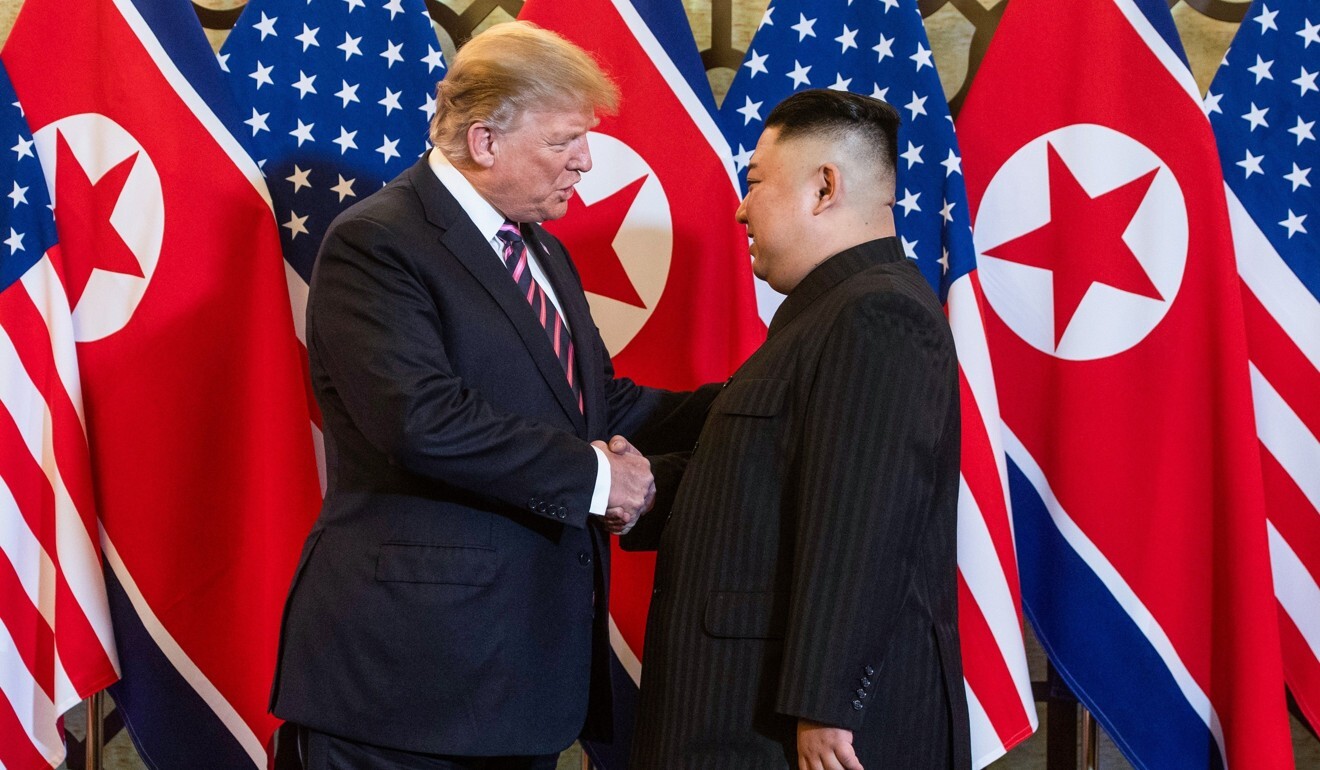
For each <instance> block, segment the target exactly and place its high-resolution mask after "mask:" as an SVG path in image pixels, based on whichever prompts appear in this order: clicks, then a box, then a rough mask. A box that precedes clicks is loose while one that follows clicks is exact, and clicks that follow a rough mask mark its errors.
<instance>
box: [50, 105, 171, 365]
mask: <svg viewBox="0 0 1320 770" xmlns="http://www.w3.org/2000/svg"><path fill="white" fill-rule="evenodd" d="M59 136H63V137H64V141H65V142H67V143H68V147H69V151H70V153H71V154H72V155H73V159H74V161H76V162H77V163H78V165H80V166H82V170H83V173H85V174H86V175H87V178H88V179H89V180H90V181H91V182H92V183H93V184H95V183H96V182H97V181H98V180H100V179H101V177H103V176H104V175H105V173H106V172H107V171H109V170H110V169H112V168H114V167H115V166H117V165H119V164H120V163H121V162H123V161H125V160H126V159H128V158H129V157H130V156H132V155H133V154H134V153H137V158H136V160H135V161H134V163H133V166H132V169H131V170H130V171H129V173H128V177H127V179H126V180H125V182H124V186H123V190H122V192H121V193H120V195H119V198H118V200H117V201H116V202H115V204H114V209H113V210H112V211H111V212H108V214H103V215H104V216H108V217H109V221H110V225H111V226H112V227H113V228H114V229H115V231H116V232H117V233H118V234H119V236H120V237H121V238H123V240H124V244H125V245H127V246H128V250H129V251H130V252H131V253H132V255H133V256H134V257H135V258H136V259H137V262H138V266H139V268H140V270H141V272H142V277H138V276H135V275H127V274H124V273H116V272H111V271H108V270H102V269H99V268H94V269H93V270H92V271H91V275H90V277H89V278H88V280H87V287H86V289H85V290H84V291H83V294H82V297H81V298H80V299H79V300H78V305H77V307H75V308H73V331H74V339H76V340H77V341H78V342H92V341H94V340H99V339H103V338H105V337H108V336H110V335H111V334H114V333H115V332H117V331H119V330H120V329H122V328H124V326H125V325H127V324H128V321H129V319H130V318H132V317H133V312H134V311H135V310H137V307H138V304H139V303H140V302H141V301H142V295H143V294H144V293H145V292H146V290H147V285H148V284H150V283H151V277H152V275H153V274H154V273H155V272H156V264H157V263H158V262H159V261H160V249H161V243H162V242H163V240H164V237H165V199H164V197H163V195H162V192H161V184H160V174H159V173H157V171H156V166H155V164H154V163H152V162H151V157H150V156H149V155H147V151H146V150H145V149H143V147H142V145H141V144H139V143H138V141H137V140H136V139H134V138H133V135H132V134H130V133H128V131H126V130H125V129H124V128H123V127H122V126H120V125H119V124H118V123H116V122H114V121H113V120H111V119H110V118H108V117H106V116H104V115H100V114H97V113H83V114H80V115H70V116H69V117H66V118H61V119H60V120H57V121H55V122H53V123H51V124H49V125H47V126H45V127H43V128H42V129H41V130H40V131H37V132H36V133H34V134H33V137H32V138H33V140H34V141H35V143H36V146H37V154H38V156H39V157H40V158H41V164H42V167H43V169H44V170H45V172H46V180H47V181H46V183H47V185H48V186H49V187H50V199H51V202H52V203H54V205H55V217H56V225H57V227H58V225H59V205H60V204H59V194H60V191H59V190H58V189H57V185H56V183H55V180H56V179H57V178H58V167H57V162H58V157H57V156H58V153H57V152H56V146H57V141H58V137H59ZM78 258H83V257H78Z"/></svg>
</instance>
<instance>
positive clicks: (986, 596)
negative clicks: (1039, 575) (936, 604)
mask: <svg viewBox="0 0 1320 770" xmlns="http://www.w3.org/2000/svg"><path fill="white" fill-rule="evenodd" d="M958 481H959V487H958V569H959V571H961V572H962V575H963V580H964V581H965V582H966V583H967V590H968V591H969V592H971V594H972V598H973V599H975V600H976V604H977V606H978V607H980V608H981V614H982V615H983V616H984V617H985V622H986V625H988V626H990V633H991V635H992V636H994V638H995V646H996V647H998V648H999V655H1000V657H1002V658H1003V659H1004V665H1005V666H1006V667H1007V668H1008V672H1009V674H1010V675H1011V676H1012V677H1013V684H1014V685H1015V686H1016V687H1017V692H1018V700H1020V701H1022V708H1023V711H1025V712H1026V713H1027V714H1033V713H1035V706H1034V705H1033V703H1034V702H1035V701H1034V699H1033V697H1032V695H1031V674H1030V673H1029V672H1028V671H1027V656H1026V652H1025V650H1024V649H1023V645H1022V625H1021V621H1020V620H1019V619H1018V611H1017V606H1016V605H1014V603H1013V594H1012V593H1011V592H1010V591H1009V587H1008V585H1009V584H1008V578H1007V577H1006V576H1005V573H1004V564H1003V562H1001V561H999V558H998V556H996V554H995V545H994V542H993V541H992V540H991V539H990V530H989V528H988V527H987V526H986V523H985V517H984V516H982V514H981V511H980V509H979V508H978V507H977V505H976V500H975V497H974V496H973V495H972V491H971V489H969V488H968V487H967V481H966V480H965V479H963V478H962V477H961V476H960V477H959V479H958Z"/></svg>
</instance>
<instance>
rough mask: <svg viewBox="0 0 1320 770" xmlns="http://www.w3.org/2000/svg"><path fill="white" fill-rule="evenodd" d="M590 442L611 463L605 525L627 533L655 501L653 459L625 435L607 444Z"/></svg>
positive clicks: (608, 528)
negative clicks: (648, 457) (647, 457)
mask: <svg viewBox="0 0 1320 770" xmlns="http://www.w3.org/2000/svg"><path fill="white" fill-rule="evenodd" d="M591 443H592V446H595V447H597V448H598V449H600V450H601V451H603V452H604V453H605V457H606V459H607V460H609V463H610V497H609V502H607V503H606V511H605V528H606V529H607V530H609V531H610V532H612V533H614V534H616V535H621V534H625V533H627V531H628V530H630V529H632V527H633V525H634V524H636V523H637V519H638V518H640V517H641V515H642V514H643V513H646V512H647V511H649V510H651V506H652V505H653V504H654V503H655V477H654V476H653V475H652V474H651V461H650V460H647V459H646V458H645V457H643V456H642V453H641V452H638V451H637V449H636V448H635V447H633V445H632V444H630V443H628V441H627V439H625V438H623V437H622V436H615V437H614V438H612V439H610V443H609V444H608V445H606V444H605V442H603V441H593V442H591Z"/></svg>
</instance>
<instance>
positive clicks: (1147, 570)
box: [958, 0, 1292, 768]
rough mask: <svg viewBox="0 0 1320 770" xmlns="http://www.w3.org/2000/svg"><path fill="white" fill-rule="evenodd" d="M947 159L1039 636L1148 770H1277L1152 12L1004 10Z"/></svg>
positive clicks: (1245, 475) (1168, 89) (1191, 167)
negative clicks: (954, 170) (960, 196)
mask: <svg viewBox="0 0 1320 770" xmlns="http://www.w3.org/2000/svg"><path fill="white" fill-rule="evenodd" d="M958 133H959V138H960V141H961V143H962V147H963V151H964V162H963V170H964V173H965V174H966V178H967V190H968V197H969V202H970V204H971V209H972V212H971V213H972V221H973V226H974V228H975V232H976V248H977V263H978V264H979V266H980V272H981V280H982V285H983V287H984V290H985V297H986V299H987V302H986V310H987V314H986V318H987V320H986V331H987V337H988V340H989V350H990V354H991V356H992V358H993V360H994V362H995V373H996V379H997V383H998V385H999V393H1000V395H1001V401H1000V409H1001V413H1002V417H1003V423H1004V425H1005V446H1006V448H1007V453H1008V457H1009V465H1010V467H1009V479H1010V482H1009V483H1010V490H1011V495H1012V510H1013V518H1014V531H1015V533H1016V535H1017V545H1018V560H1019V565H1020V570H1021V576H1022V596H1023V606H1024V610H1025V612H1026V614H1027V616H1028V617H1029V619H1030V620H1031V622H1032V625H1033V627H1034V628H1035V630H1036V632H1037V636H1038V637H1039V638H1040V640H1041V643H1042V645H1043V646H1044V647H1045V650H1046V652H1047V653H1048V654H1049V656H1050V659H1051V661H1052V662H1053V663H1054V665H1055V666H1056V667H1057V669H1058V670H1059V672H1060V674H1061V675H1062V676H1063V677H1064V679H1065V680H1066V681H1067V683H1068V684H1069V686H1070V687H1071V688H1072V689H1073V691H1074V692H1075V693H1076V694H1077V696H1078V697H1079V698H1080V699H1081V701H1082V703H1083V704H1084V705H1085V706H1086V707H1087V708H1089V709H1090V710H1091V711H1092V712H1093V713H1094V714H1095V716H1096V718H1097V719H1098V720H1099V722H1100V724H1101V725H1102V726H1103V727H1104V728H1105V731H1106V732H1107V733H1108V734H1109V735H1110V736H1111V737H1112V738H1113V739H1114V741H1115V743H1116V744H1117V745H1118V747H1119V749H1120V750H1121V751H1122V752H1123V754H1124V755H1125V756H1126V757H1127V758H1128V760H1129V761H1131V762H1132V763H1133V764H1134V765H1136V766H1137V767H1160V768H1206V767H1223V766H1233V767H1239V768H1245V767H1250V768H1274V767H1279V768H1282V767H1291V761H1292V755H1291V744H1290V741H1289V734H1288V720H1287V715H1286V711H1285V708H1284V698H1283V682H1282V676H1281V664H1280V657H1279V639H1278V632H1277V617H1276V614H1277V613H1276V611H1275V604H1274V601H1273V599H1272V592H1271V591H1270V572H1269V570H1270V566H1269V551H1268V544H1267V538H1266V523H1265V510H1264V497H1263V493H1262V478H1261V465H1260V460H1259V450H1258V448H1257V443H1256V439H1255V434H1256V426H1255V422H1254V419H1253V413H1252V401H1251V380H1250V374H1249V370H1248V364H1247V346H1246V339H1245V337H1244V334H1243V321H1242V319H1243V306H1242V297H1241V294H1240V292H1239V287H1238V278H1237V275H1236V271H1235V270H1234V265H1233V244H1232V241H1231V238H1230V233H1229V212H1228V209H1227V207H1226V206H1225V201H1224V196H1223V189H1224V186H1223V177H1222V175H1221V174H1220V171H1219V165H1218V163H1217V162H1216V160H1217V156H1216V149H1215V143H1214V137H1213V136H1212V134H1211V131H1210V124H1209V122H1208V121H1207V120H1206V118H1205V115H1204V114H1203V112H1202V107H1201V101H1200V95H1199V92H1198V90H1197V87H1196V84H1195V82H1194V80H1193V79H1192V76H1191V73H1190V70H1189V69H1188V66H1187V64H1186V62H1185V59H1184V57H1183V54H1182V49H1181V45H1180V43H1179V41H1178V38H1177V34H1176V31H1175V29H1174V26H1173V23H1172V18H1171V17H1170V15H1169V11H1168V7H1167V5H1166V4H1164V3H1162V2H1159V0H1076V2H1074V3H1072V4H1071V5H1070V6H1069V12H1068V13H1058V12H1057V9H1056V8H1054V7H1053V6H1052V5H1051V4H1049V3H1047V2H1041V1H1039V0H1014V2H1013V3H1011V4H1010V5H1009V6H1008V9H1007V11H1006V12H1005V13H1004V16H1003V19H1002V21H1001V22H1000V24H999V27H998V29H997V31H996V33H995V37H994V39H993V41H992V42H991V45H990V48H989V51H988V52H987V54H986V57H985V59H984V60H983V62H982V64H981V67H980V70H979V72H978V73H977V77H976V80H975V82H974V83H973V85H972V88H971V91H970V93H969V95H968V98H967V101H966V103H965V104H964V106H963V109H962V113H961V114H960V115H959V119H958Z"/></svg>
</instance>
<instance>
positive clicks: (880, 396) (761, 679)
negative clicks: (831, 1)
mask: <svg viewBox="0 0 1320 770" xmlns="http://www.w3.org/2000/svg"><path fill="white" fill-rule="evenodd" d="M898 124H899V116H898V113H897V112H896V111H895V110H894V109H893V107H891V106H889V105H888V104H885V103H884V102H881V101H878V100H875V99H871V98H868V97H864V96H858V95H855V94H848V93H839V92H834V91H827V90H818V91H804V92H801V93H798V94H795V95H793V96H791V97H789V98H788V99H786V100H784V102H783V103H782V104H780V105H779V106H778V107H776V108H775V110H774V111H773V112H772V113H771V114H770V116H769V117H768V118H767V119H766V129H765V132H764V133H763V134H762V135H761V139H760V141H759V142H758V143H757V146H756V152H755V154H754V155H753V156H752V161H751V164H750V166H749V169H748V174H747V181H748V192H747V197H746V198H745V199H744V200H743V203H742V206H741V207H740V208H739V210H738V220H739V221H740V222H742V223H744V224H746V225H747V232H748V235H749V236H750V237H751V238H752V239H753V246H752V256H753V258H754V262H753V270H754V272H755V273H756V275H757V276H758V277H760V278H762V279H763V280H765V281H766V282H768V283H769V284H770V286H771V287H773V288H774V289H775V290H777V291H779V292H781V293H784V294H786V295H787V298H786V299H785V300H784V303H783V305H782V306H781V307H780V308H779V310H778V312H777V313H776V314H775V317H774V320H773V322H772V323H771V324H770V333H769V338H768V339H767V340H766V342H765V344H764V345H763V346H762V347H761V349H760V350H758V351H757V352H756V353H755V354H754V355H753V356H752V357H751V358H750V359H749V360H748V361H747V363H746V364H745V365H744V366H743V367H742V368H741V369H739V370H738V372H737V373H736V374H734V376H733V377H732V379H731V380H730V381H729V383H728V384H727V385H726V387H725V388H724V390H723V391H722V392H721V394H720V395H719V396H718V397H717V398H716V399H715V401H714V403H713V404H712V406H711V409H710V413H709V415H708V417H707V421H706V425H705V428H704V430H703V431H702V433H701V437H700V440H699V442H698V444H697V446H696V447H695V448H694V449H693V452H692V454H691V456H690V458H689V459H688V462H687V465H686V470H685V472H684V475H683V480H682V483H681V485H680V486H679V487H678V489H677V492H676V497H675V498H674V500H673V503H672V507H671V513H670V515H669V516H668V517H666V516H665V514H664V513H663V512H662V511H659V510H657V511H655V512H652V513H651V514H648V515H647V516H646V517H643V518H642V520H641V522H640V523H639V524H638V525H637V529H636V530H635V531H634V532H633V533H632V534H631V535H630V536H629V537H628V538H625V539H624V547H626V548H653V547H656V546H657V545H658V547H659V551H660V553H659V560H658V563H657V568H656V577H655V594H654V597H653V598H652V603H651V610H650V619H649V623H648V626H647V633H646V647H645V650H646V665H645V668H644V673H643V676H642V690H641V703H640V706H639V713H638V721H637V732H636V736H635V739H634V743H633V752H632V764H631V767H632V768H633V770H649V769H651V768H655V769H657V770H689V769H691V770H696V769H698V768H710V769H711V770H716V769H718V770H737V769H740V768H748V769H749V770H750V769H751V768H757V769H758V770H759V769H760V768H783V767H788V768H800V769H801V770H808V769H810V770H820V769H822V768H823V769H828V770H837V769H838V768H847V770H860V769H861V768H863V767H865V768H867V770H878V769H879V768H903V769H904V770H910V769H911V768H965V767H969V766H970V764H971V761H970V745H969V738H968V716H967V703H966V698H965V694H964V690H963V677H962V666H961V659H960V654H959V647H958V629H957V606H956V597H957V556H956V536H955V529H956V523H957V510H956V508H957V496H958V449H959V413H958V365H957V360H956V358H955V355H954V347H953V338H952V334H951V332H950V330H949V326H948V322H947V320H946V319H945V316H944V313H943V310H942V309H941V307H940V303H939V301H938V299H937V298H936V296H935V294H934V293H933V292H932V291H931V288H930V286H929V285H928V284H927V283H926V281H925V280H924V279H923V278H922V276H921V274H920V273H919V272H918V270H917V268H916V266H915V265H913V264H912V263H911V262H910V261H909V260H907V259H906V258H905V257H904V255H903V249H902V247H901V246H900V244H899V242H898V239H897V238H896V237H895V226H894V216H893V205H894V188H895V173H896V172H895V153H896V149H895V148H896V144H897V131H898ZM611 448H612V449H613V450H615V451H625V452H626V451H632V450H630V448H629V447H627V446H626V442H623V441H622V440H621V439H618V440H616V441H615V442H614V444H613V445H612V446H611ZM662 465H663V463H662Z"/></svg>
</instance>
